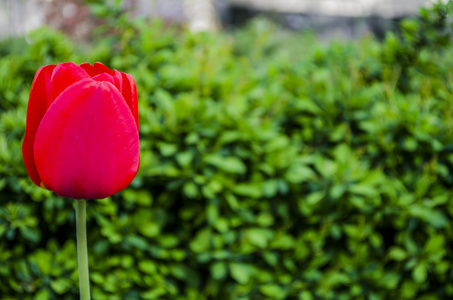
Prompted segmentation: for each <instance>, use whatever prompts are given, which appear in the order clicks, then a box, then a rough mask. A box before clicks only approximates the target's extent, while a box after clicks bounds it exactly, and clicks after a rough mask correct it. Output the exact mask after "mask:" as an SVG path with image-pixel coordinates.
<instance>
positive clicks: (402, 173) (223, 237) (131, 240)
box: [0, 4, 453, 300]
mask: <svg viewBox="0 0 453 300" xmlns="http://www.w3.org/2000/svg"><path fill="white" fill-rule="evenodd" d="M449 13H450V5H441V4H438V5H435V6H434V7H433V8H432V9H429V10H428V9H424V10H422V12H421V14H420V18H418V19H414V20H412V19H411V20H406V21H404V22H403V23H402V26H401V29H400V32H398V33H388V35H387V37H386V38H385V40H384V41H382V42H380V41H376V40H374V39H373V38H371V37H368V38H364V39H362V40H359V41H357V42H354V43H348V44H345V43H338V42H337V43H331V44H330V45H328V46H326V45H321V44H319V43H317V42H316V41H315V39H314V38H312V37H310V36H307V35H302V36H300V35H297V34H284V35H281V34H280V32H279V29H278V28H275V27H274V26H273V25H270V24H269V23H267V22H266V21H263V20H257V21H255V22H254V23H252V24H250V26H248V27H247V28H245V29H243V30H241V31H240V32H238V33H234V34H230V35H227V34H191V33H188V32H185V31H182V32H181V30H177V29H174V28H169V27H167V26H164V24H162V23H160V22H158V21H156V22H154V23H152V24H149V23H146V22H144V21H140V20H135V21H133V22H129V21H127V20H123V24H122V25H121V26H119V27H118V28H115V32H116V35H114V36H111V37H108V38H105V39H100V40H97V42H96V44H95V46H94V47H92V48H91V49H90V50H80V49H77V48H76V47H75V46H74V45H72V44H71V42H70V41H68V40H67V39H65V38H64V37H63V36H61V34H59V33H56V32H53V31H51V30H48V29H41V30H39V31H37V32H35V33H34V34H33V35H32V36H31V37H30V39H29V40H30V42H29V44H27V46H26V49H24V50H23V51H20V52H14V51H6V52H1V53H2V55H3V54H4V55H5V56H2V57H1V58H0V176H1V177H0V237H1V239H0V295H2V299H5V300H8V299H77V295H78V289H77V287H78V277H77V260H76V248H75V220H74V208H73V201H71V200H70V199H61V198H59V197H57V196H55V195H54V194H52V193H51V192H49V191H46V190H43V189H40V188H38V187H36V186H34V185H33V183H32V182H31V180H30V179H29V178H28V176H27V174H26V171H25V168H24V165H23V162H22V155H21V140H22V138H23V134H24V131H25V114H26V105H27V100H28V93H29V89H30V84H31V81H32V79H33V75H34V72H35V70H36V69H37V68H38V67H39V66H40V65H42V64H48V63H58V62H61V61H68V60H71V61H75V62H77V63H81V62H83V61H89V62H94V61H101V62H103V63H105V64H106V65H109V66H111V67H112V68H117V69H119V70H121V71H126V72H129V73H131V74H132V75H133V76H134V77H135V79H136V82H137V85H138V92H139V105H140V136H141V167H140V171H139V174H138V176H137V178H136V179H135V180H134V181H133V183H132V184H131V186H130V187H129V188H127V189H126V190H124V191H123V192H122V193H119V194H117V195H115V196H113V197H111V198H107V199H104V200H96V201H94V200H93V201H90V202H89V205H88V228H89V237H88V245H89V254H90V270H91V282H92V292H93V298H94V299H109V300H112V299H197V300H199V299H220V300H222V299H244V300H245V299H253V300H255V299H263V300H264V299H300V300H311V299H370V300H378V299H425V300H428V299H448V298H451V297H453V250H452V249H451V245H452V244H453V231H452V224H453V223H452V220H453V203H452V202H451V201H450V199H451V198H452V196H453V193H452V191H451V186H452V184H453V176H452V175H451V174H452V173H451V171H452V170H453V153H452V151H453V119H452V112H453V102H452V101H451V99H452V90H453V87H452V84H451V79H452V78H453V73H452V71H451V70H453V60H452V57H453V56H452V53H453V46H452V44H451V39H452V32H451V23H450V22H451V17H450V15H449ZM250 41H255V42H253V43H251V42H250ZM286 45H290V46H288V47H286ZM2 49H3V48H2Z"/></svg>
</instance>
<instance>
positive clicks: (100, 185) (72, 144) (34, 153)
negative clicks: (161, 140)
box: [22, 62, 140, 300]
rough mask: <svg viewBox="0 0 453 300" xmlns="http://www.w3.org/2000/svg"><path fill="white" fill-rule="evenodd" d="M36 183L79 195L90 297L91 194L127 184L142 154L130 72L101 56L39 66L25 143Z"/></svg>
mask: <svg viewBox="0 0 453 300" xmlns="http://www.w3.org/2000/svg"><path fill="white" fill-rule="evenodd" d="M22 153H23V157H24V163H25V167H26V169H27V172H28V174H29V176H30V178H31V180H32V181H33V182H34V183H35V184H36V185H38V186H40V187H44V188H47V189H49V190H51V191H54V192H55V193H57V194H58V195H60V196H62V197H70V198H74V199H78V200H77V201H76V221H77V251H78V260H79V279H80V295H81V299H84V300H86V299H90V292H89V276H88V254H87V243H86V215H85V213H86V201H84V200H83V199H85V200H87V199H102V198H106V197H109V196H111V195H113V194H115V193H117V192H119V191H121V190H123V189H124V188H125V187H126V186H128V185H129V183H130V182H131V181H132V180H133V179H134V177H135V175H136V173H137V171H138V167H139V162H140V157H139V137H138V106H137V91H136V86H135V82H134V79H133V78H132V76H131V75H129V74H126V73H122V72H118V71H117V70H111V69H109V68H108V67H106V66H104V65H103V64H101V63H95V64H94V65H90V64H87V63H83V64H81V65H79V66H78V65H76V64H74V63H71V62H67V63H61V64H58V65H47V66H43V67H41V68H40V69H39V70H38V71H37V72H36V75H35V78H34V80H33V84H32V87H31V91H30V99H29V102H28V109H27V124H26V131H25V137H24V143H23V146H22Z"/></svg>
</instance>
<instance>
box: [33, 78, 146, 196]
mask: <svg viewBox="0 0 453 300" xmlns="http://www.w3.org/2000/svg"><path fill="white" fill-rule="evenodd" d="M34 153H35V161H36V167H37V169H38V172H39V175H40V177H41V180H42V181H43V183H44V185H45V186H46V187H47V188H49V189H50V190H52V191H54V192H55V193H57V194H58V195H60V196H62V197H71V198H75V199H101V198H105V197H108V196H111V195H113V194H115V193H117V192H119V191H121V190H122V189H124V188H125V187H126V186H127V185H128V184H129V183H130V182H131V181H132V179H133V178H134V176H135V174H136V173H137V171H138V166H139V160H140V158H139V138H138V130H137V127H136V125H135V120H134V117H133V115H132V113H131V111H130V109H129V108H128V107H127V105H126V103H125V101H124V99H123V96H122V95H121V94H120V93H119V91H118V90H117V89H116V88H115V87H114V86H113V85H112V84H111V83H109V82H97V81H92V80H88V79H84V80H81V81H79V82H77V83H75V84H73V85H71V86H70V87H69V88H67V89H66V90H65V91H64V92H62V93H61V94H60V96H59V97H58V98H57V99H56V101H55V102H54V103H53V104H52V106H51V107H50V108H49V110H48V111H47V113H46V114H45V116H44V118H43V119H42V121H41V124H40V126H39V129H38V132H37V134H36V141H35V145H34Z"/></svg>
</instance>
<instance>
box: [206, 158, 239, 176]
mask: <svg viewBox="0 0 453 300" xmlns="http://www.w3.org/2000/svg"><path fill="white" fill-rule="evenodd" d="M204 161H205V162H206V163H208V164H211V165H213V166H215V167H218V168H219V169H221V170H223V171H225V172H229V173H235V174H243V173H244V172H245V171H246V170H247V168H246V166H245V164H244V163H243V162H242V160H240V159H239V158H237V157H232V156H230V157H223V156H220V155H216V154H210V155H207V156H205V157H204Z"/></svg>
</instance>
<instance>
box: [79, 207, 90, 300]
mask: <svg viewBox="0 0 453 300" xmlns="http://www.w3.org/2000/svg"><path fill="white" fill-rule="evenodd" d="M75 202H76V224H77V253H78V257H79V285H80V300H90V299H91V297H90V277H89V272H88V251H87V226H86V225H87V223H86V206H87V204H86V201H85V200H75Z"/></svg>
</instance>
